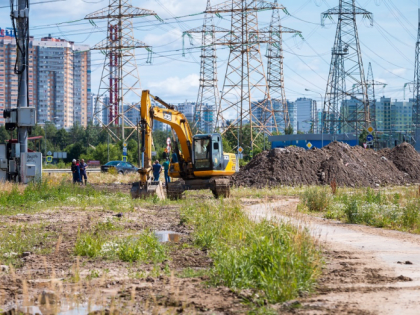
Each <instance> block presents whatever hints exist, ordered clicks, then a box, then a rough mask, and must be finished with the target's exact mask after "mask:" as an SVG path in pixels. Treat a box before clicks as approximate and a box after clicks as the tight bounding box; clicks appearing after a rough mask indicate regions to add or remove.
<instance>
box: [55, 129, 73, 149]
mask: <svg viewBox="0 0 420 315" xmlns="http://www.w3.org/2000/svg"><path fill="white" fill-rule="evenodd" d="M69 139H70V137H69V134H68V132H67V131H66V129H64V128H62V129H60V130H58V131H57V132H56V134H55V136H54V143H55V145H56V146H57V147H58V148H59V149H60V150H64V148H65V147H66V146H68V145H69V144H70V143H69V142H70V141H69Z"/></svg>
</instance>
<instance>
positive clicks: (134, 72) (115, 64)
mask: <svg viewBox="0 0 420 315" xmlns="http://www.w3.org/2000/svg"><path fill="white" fill-rule="evenodd" d="M152 15H156V13H155V12H153V11H151V10H146V9H140V8H137V7H133V6H132V5H131V0H110V1H109V6H107V7H106V8H103V9H100V10H98V11H95V12H93V13H91V14H88V15H87V16H86V17H85V19H86V20H98V19H106V20H108V23H107V38H106V39H104V40H103V41H101V42H100V43H98V44H96V45H95V46H94V47H93V48H92V49H93V50H100V51H102V52H103V53H104V54H105V62H104V68H103V71H102V77H101V81H100V86H99V92H98V96H97V98H96V101H95V102H94V103H96V104H95V105H96V108H95V110H94V116H95V120H96V121H98V122H99V124H100V125H101V126H103V127H104V128H106V129H107V130H108V132H109V134H110V135H111V137H112V138H113V139H114V140H123V141H125V140H126V139H128V138H129V137H130V136H131V135H132V134H133V133H134V131H135V130H136V128H137V124H136V122H133V121H131V120H129V119H127V114H128V113H129V112H130V111H140V98H141V87H140V76H139V72H138V69H137V62H136V56H135V49H136V48H146V49H149V51H150V48H149V46H147V45H146V44H145V43H143V42H141V41H138V40H136V39H135V38H134V31H133V22H132V19H133V18H138V17H145V16H152ZM111 127H114V128H111ZM117 127H118V128H117ZM118 129H120V133H118V132H116V130H118ZM125 130H127V131H128V132H127V134H126V133H125Z"/></svg>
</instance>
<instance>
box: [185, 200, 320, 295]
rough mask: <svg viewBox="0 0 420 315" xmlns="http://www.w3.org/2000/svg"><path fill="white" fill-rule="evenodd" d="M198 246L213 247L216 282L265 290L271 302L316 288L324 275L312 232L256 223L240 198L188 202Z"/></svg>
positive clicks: (277, 224) (211, 252) (213, 270)
mask: <svg viewBox="0 0 420 315" xmlns="http://www.w3.org/2000/svg"><path fill="white" fill-rule="evenodd" d="M182 216H183V218H184V220H186V221H187V222H188V223H189V224H191V225H192V226H193V227H194V234H193V239H194V242H195V244H196V245H198V246H200V247H202V248H206V249H209V254H210V256H211V258H212V259H213V264H214V267H213V269H212V270H211V280H212V282H213V283H214V284H215V285H219V284H222V285H226V286H228V287H230V288H233V289H238V290H240V289H247V288H250V289H253V290H254V292H255V293H260V292H262V295H263V298H265V299H267V300H268V301H269V302H271V303H277V302H282V301H286V300H288V299H292V298H295V297H296V296H297V295H298V293H299V292H306V291H311V290H312V287H313V284H314V283H315V280H316V278H317V276H318V275H319V274H320V268H321V259H320V258H321V256H320V253H319V251H318V248H317V246H316V245H315V244H314V242H313V241H312V239H311V238H310V236H309V234H308V233H306V232H305V231H303V230H301V229H299V228H296V227H293V226H291V225H288V224H283V223H281V224H279V223H277V222H272V221H262V222H259V223H257V222H254V221H252V220H250V219H249V218H248V216H247V215H246V214H245V213H244V212H243V211H242V210H241V206H240V204H239V203H238V202H236V201H234V200H224V201H209V202H206V203H204V204H203V203H202V202H201V203H197V204H194V205H190V206H189V207H186V208H185V209H184V211H183V213H182Z"/></svg>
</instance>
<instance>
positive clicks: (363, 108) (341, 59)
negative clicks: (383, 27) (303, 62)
mask: <svg viewBox="0 0 420 315" xmlns="http://www.w3.org/2000/svg"><path fill="white" fill-rule="evenodd" d="M333 15H336V16H337V18H338V22H337V31H336V35H335V41H334V47H333V49H332V56H331V65H330V73H329V76H328V82H327V88H326V92H325V103H324V110H323V111H324V113H323V114H325V116H326V117H325V118H326V119H324V125H323V126H322V128H323V129H324V131H325V132H327V133H330V134H332V136H333V138H334V137H335V135H337V133H339V131H340V130H339V129H340V126H341V128H343V125H344V124H346V125H348V126H350V129H351V130H354V131H355V132H356V134H359V133H360V132H361V131H362V130H363V129H367V128H368V127H369V124H370V111H369V102H368V96H367V91H366V82H365V81H366V79H365V74H364V69H363V61H362V54H361V50H360V43H359V35H358V31H357V24H356V16H357V15H362V16H363V17H364V18H367V19H368V20H370V23H371V25H373V17H372V13H370V12H368V11H366V10H364V9H362V8H359V7H357V6H356V4H355V0H339V5H338V6H337V7H335V8H332V9H329V10H328V11H326V12H324V13H322V15H321V16H322V23H323V22H324V20H325V19H332V16H333ZM354 84H356V85H358V86H360V93H356V94H354V93H353V91H352V86H353V85H354ZM350 97H353V98H355V99H356V100H357V102H356V104H357V105H356V109H355V111H351V112H348V113H344V112H343V113H341V106H342V105H343V103H344V102H345V101H347V100H348V99H349V98H350Z"/></svg>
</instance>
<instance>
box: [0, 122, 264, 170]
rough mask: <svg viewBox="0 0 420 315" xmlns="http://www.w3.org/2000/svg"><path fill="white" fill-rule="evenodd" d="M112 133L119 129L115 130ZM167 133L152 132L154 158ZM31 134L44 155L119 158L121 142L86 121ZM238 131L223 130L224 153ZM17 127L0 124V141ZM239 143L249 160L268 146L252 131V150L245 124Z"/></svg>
mask: <svg viewBox="0 0 420 315" xmlns="http://www.w3.org/2000/svg"><path fill="white" fill-rule="evenodd" d="M115 132H118V130H117V129H116V130H115ZM170 135H171V133H170V132H164V131H155V132H154V133H153V140H154V146H155V147H154V150H156V153H157V158H158V159H160V160H161V159H163V158H164V150H165V148H166V139H167V137H169V136H170ZM29 136H30V137H34V136H42V137H43V138H42V139H41V140H37V141H29V143H28V146H29V148H30V149H32V150H34V151H41V152H42V153H43V154H44V155H45V154H46V153H47V152H48V151H51V152H67V159H66V160H65V161H64V162H71V160H72V159H73V158H84V159H85V160H98V161H100V162H101V164H105V163H106V162H108V161H109V160H121V159H122V147H123V145H122V142H121V141H119V142H116V143H115V142H114V141H112V138H111V137H110V136H109V135H108V133H107V131H105V130H103V129H102V128H101V127H99V126H94V125H92V124H89V125H88V126H87V127H86V128H84V127H82V126H80V125H77V124H76V125H74V126H73V127H72V128H70V129H69V130H68V131H67V130H65V129H57V127H56V126H55V125H54V124H53V123H46V124H45V126H39V125H36V126H35V127H33V128H32V130H31V131H30V135H29ZM237 136H238V134H237V130H234V129H232V131H228V132H226V134H225V135H224V136H223V137H222V139H223V149H224V151H225V152H229V153H236V152H237V144H238V140H237V139H238V138H237ZM16 138H17V133H16V130H15V131H13V132H9V131H7V130H6V129H5V127H4V126H2V127H0V143H4V142H5V141H6V140H8V139H16ZM239 139H240V143H239V144H240V146H241V147H242V148H243V149H244V152H243V154H244V159H245V161H248V160H250V159H251V158H252V156H253V155H255V154H258V153H259V152H261V151H262V150H263V149H264V148H268V147H269V143H268V137H266V136H264V135H263V134H258V133H257V131H255V130H254V131H253V139H254V151H252V149H251V132H250V125H245V126H244V127H243V129H242V131H241V132H240V133H239ZM127 151H128V160H129V161H130V162H132V163H134V164H138V162H139V160H138V141H137V137H136V135H134V137H131V138H130V139H129V140H128V141H127Z"/></svg>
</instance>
